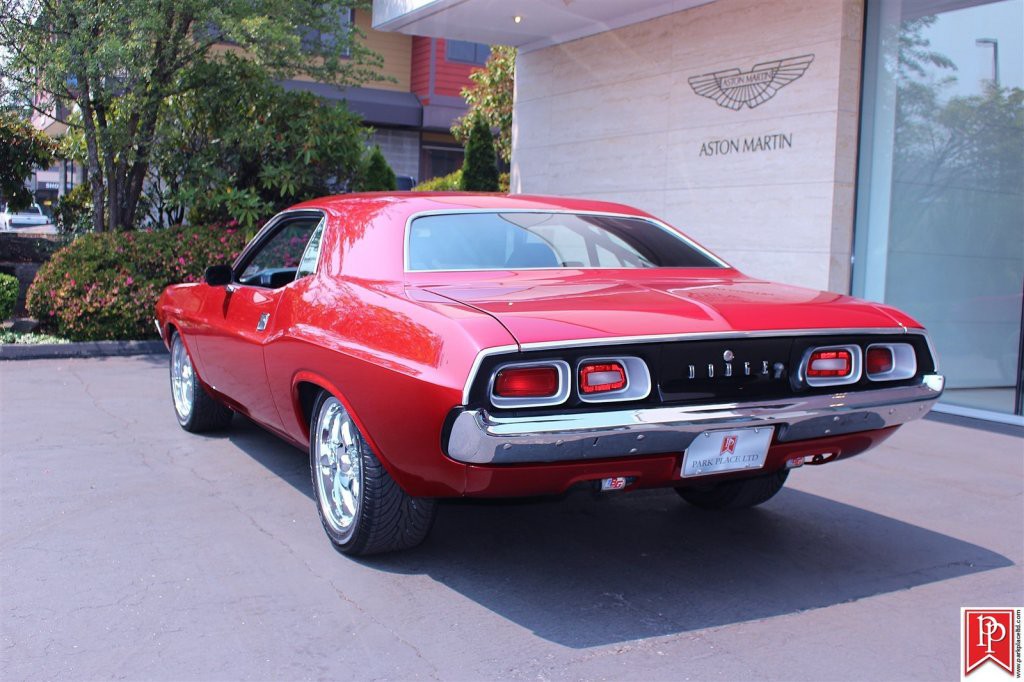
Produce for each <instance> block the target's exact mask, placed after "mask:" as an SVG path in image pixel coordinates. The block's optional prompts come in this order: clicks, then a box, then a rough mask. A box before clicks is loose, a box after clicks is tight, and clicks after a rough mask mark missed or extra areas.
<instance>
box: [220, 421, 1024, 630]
mask: <svg viewBox="0 0 1024 682" xmlns="http://www.w3.org/2000/svg"><path fill="white" fill-rule="evenodd" d="M230 438H231V440H232V442H234V443H235V444H237V445H238V446H239V447H240V448H242V449H243V450H244V451H245V452H247V453H248V454H250V455H251V456H252V457H253V459H255V460H256V461H258V462H259V463H260V464H262V465H263V466H265V467H267V468H268V469H269V470H271V471H274V472H276V473H278V474H279V475H281V476H282V478H283V479H285V480H287V481H288V482H289V483H290V484H291V485H293V486H294V487H295V488H296V489H298V490H301V491H302V492H303V493H304V494H306V495H308V496H310V497H312V491H311V488H310V482H309V475H308V473H307V464H306V458H305V457H304V455H303V454H302V453H301V452H299V451H297V450H296V449H295V448H292V447H291V446H288V445H286V444H284V443H283V442H281V441H279V440H277V439H276V438H275V437H274V436H272V435H270V434H268V433H266V432H264V431H262V430H261V429H259V427H257V426H255V425H253V424H251V423H250V422H248V421H246V420H241V419H238V420H236V423H235V428H234V429H232V431H231V435H230ZM799 473H800V472H797V474H798V475H799ZM310 514H313V512H312V509H311V510H310ZM324 542H327V540H326V538H325V539H324ZM338 561H349V559H346V558H344V557H340V556H339V557H338ZM362 563H363V564H364V565H366V566H370V567H373V568H377V569H379V570H382V571H388V572H393V573H398V574H416V575H419V574H423V575H428V576H430V577H431V578H433V579H434V580H436V581H437V582H439V583H441V584H443V585H445V586H447V587H448V588H450V589H452V590H454V591H455V592H458V593H459V594H462V595H464V596H466V597H468V598H469V599H472V600H473V601H475V602H477V603H479V604H480V605H482V606H484V607H486V608H488V609H490V610H491V611H493V612H495V613H497V614H498V615H500V616H502V617H504V618H507V619H508V620H510V621H512V622H514V623H517V624H519V625H520V626H522V627H524V628H527V629H529V630H531V631H532V632H534V633H536V634H537V635H538V636H540V637H543V638H545V639H547V640H550V641H552V642H555V643H558V644H561V645H564V646H569V647H576V648H584V647H593V646H598V645H603V644H610V643H615V642H623V641H628V640H634V639H640V638H646V637H654V636H660V635H669V634H676V633H680V632H686V631H690V630H698V629H703V628H709V627H717V626H721V625H727V624H730V623H736V622H742V621H748V620H755V619H760V618H768V617H772V616H778V615H782V614H787V613H793V612H798V611H803V610H807V609H815V608H821V607H825V606H831V605H834V604H841V603H843V602H848V601H853V600H856V599H863V598H865V597H870V596H873V595H877V594H884V593H888V592H894V591H898V590H904V589H908V588H911V587H916V586H918V585H924V584H928V583H932V582H936V581H941V580H949V579H952V578H957V577H961V576H965V575H970V574H973V573H978V572H982V571H988V570H992V569H995V568H1002V567H1006V566H1011V565H1012V562H1011V561H1010V560H1009V559H1007V558H1006V557H1004V556H1002V555H1000V554H997V553H995V552H992V551H990V550H987V549H985V548H983V547H980V546H978V545H974V544H971V543H969V542H964V541H962V540H958V539H956V538H953V537H950V536H947V535H942V534H940V533H936V532H934V531H930V530H927V529H925V528H921V527H920V526H915V525H913V524H909V523H904V522H902V521H897V520H895V519H892V518H889V517H887V516H883V515H882V514H877V513H874V512H871V511H867V510H864V509H860V508H858V507H854V506H851V505H847V504H842V503H839V502H835V501H832V500H829V499H826V498H824V497H819V496H817V495H813V494H809V493H804V492H800V491H796V490H788V489H787V490H783V491H782V492H781V493H780V494H779V495H778V496H777V497H776V498H775V499H773V500H772V501H771V502H769V503H767V504H766V505H764V506H762V507H760V508H757V509H752V510H746V511H739V512H729V513H713V512H704V511H701V510H699V509H696V508H693V507H690V506H688V505H686V504H684V503H683V502H682V501H681V500H680V499H679V498H678V496H677V495H676V494H675V493H674V492H673V491H671V490H668V491H663V490H657V491H639V492H635V493H625V494H621V495H617V494H615V493H612V494H610V495H606V496H602V497H597V496H596V495H593V494H591V493H584V492H579V493H572V494H569V495H567V496H565V497H562V498H557V499H540V500H525V501H524V500H515V501H490V500H458V501H449V502H445V503H444V504H442V505H441V507H440V510H439V513H438V517H437V522H436V523H435V525H434V529H433V532H432V534H431V536H430V538H429V539H428V540H427V542H426V543H425V544H424V545H422V546H421V547H420V548H418V549H416V550H413V551H410V552H405V553H401V554H394V555H382V556H377V557H369V558H367V559H364V560H362ZM809 634H810V633H809ZM821 634H824V633H817V634H816V635H815V636H820V635H821ZM829 636H841V634H840V633H831V635H829Z"/></svg>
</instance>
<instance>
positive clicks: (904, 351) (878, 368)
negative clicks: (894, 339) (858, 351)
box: [864, 343, 917, 381]
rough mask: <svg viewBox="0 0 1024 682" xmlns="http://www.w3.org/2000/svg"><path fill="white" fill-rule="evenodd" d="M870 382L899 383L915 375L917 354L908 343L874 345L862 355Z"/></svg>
mask: <svg viewBox="0 0 1024 682" xmlns="http://www.w3.org/2000/svg"><path fill="white" fill-rule="evenodd" d="M864 355H865V358H864V371H865V373H866V374H867V375H868V379H870V380H871V381H899V380H901V379H909V378H911V377H912V376H914V375H916V374H917V353H916V352H915V351H914V347H913V346H911V345H910V344H909V343H876V344H873V345H871V346H868V350H867V352H866V353H865V354H864Z"/></svg>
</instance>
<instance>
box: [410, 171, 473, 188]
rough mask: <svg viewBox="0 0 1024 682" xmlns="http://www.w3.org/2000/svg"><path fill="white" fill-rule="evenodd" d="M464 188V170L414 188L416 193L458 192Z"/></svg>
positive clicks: (433, 179)
mask: <svg viewBox="0 0 1024 682" xmlns="http://www.w3.org/2000/svg"><path fill="white" fill-rule="evenodd" d="M461 187H462V169H461V168H459V169H457V170H455V171H453V172H451V173H449V174H448V175H439V176H438V177H436V178H431V179H429V180H424V181H423V182H421V183H420V184H418V185H416V186H415V187H413V188H412V191H414V192H458V191H459V189H460V188H461Z"/></svg>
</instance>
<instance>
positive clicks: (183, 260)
mask: <svg viewBox="0 0 1024 682" xmlns="http://www.w3.org/2000/svg"><path fill="white" fill-rule="evenodd" d="M178 264H179V265H184V264H185V259H184V258H182V257H181V256H178ZM72 284H74V282H72Z"/></svg>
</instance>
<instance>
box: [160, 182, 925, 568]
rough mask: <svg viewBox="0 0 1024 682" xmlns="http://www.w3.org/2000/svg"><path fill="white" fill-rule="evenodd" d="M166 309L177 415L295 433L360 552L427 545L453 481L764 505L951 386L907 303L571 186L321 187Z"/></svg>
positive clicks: (339, 529) (466, 485)
mask: <svg viewBox="0 0 1024 682" xmlns="http://www.w3.org/2000/svg"><path fill="white" fill-rule="evenodd" d="M156 317H157V327H158V330H159V333H160V336H161V337H162V338H163V340H164V342H165V343H166V344H167V346H168V348H169V349H170V351H171V355H170V383H171V395H172V399H173V406H174V412H175V415H176V417H177V419H178V422H179V423H180V424H181V426H182V427H184V428H185V429H186V430H189V431H205V430H210V429H217V428H223V427H225V426H227V425H228V424H229V422H230V420H231V416H232V412H233V411H237V412H240V413H242V414H244V415H246V416H247V417H249V418H251V419H253V420H255V421H256V422H258V423H259V424H261V425H262V426H264V427H265V428H267V429H268V430H269V431H271V432H273V433H275V434H277V435H279V436H280V437H282V438H284V439H285V440H287V441H289V442H290V443H292V444H294V445H296V446H297V447H300V448H303V449H305V450H307V451H308V453H309V461H310V472H311V476H312V480H313V490H314V494H315V497H316V506H317V509H318V510H319V514H320V518H321V521H322V523H323V527H324V530H325V531H326V533H327V535H328V536H329V538H330V539H331V541H332V542H333V543H334V545H335V546H336V547H337V548H338V549H339V550H340V551H342V552H345V553H349V554H369V553H373V552H382V551H389V550H395V549H402V548H407V547H411V546H414V545H416V544H417V543H419V542H421V541H422V540H423V539H424V538H425V537H426V535H427V532H428V531H429V529H430V525H431V522H432V520H433V517H434V512H435V506H436V500H437V499H439V498H446V497H462V496H468V497H508V496H527V495H544V494H557V493H561V492H563V491H566V490H567V489H569V488H572V487H576V486H589V487H593V488H595V489H598V490H602V491H618V490H633V489H638V488H651V487H672V488H675V489H676V490H677V491H678V492H679V494H680V495H681V496H682V498H683V499H684V500H686V501H687V502H690V503H693V504H695V505H698V506H700V507H704V508H709V509H727V508H736V507H749V506H753V505H757V504H760V503H762V502H765V501H766V500H768V499H769V498H771V497H772V496H773V495H774V494H775V493H777V492H778V491H779V490H780V489H781V488H782V486H783V484H784V482H785V481H786V478H787V476H788V475H789V473H790V471H791V470H792V469H794V468H796V467H801V466H803V465H805V464H824V463H831V462H835V461H837V460H840V459H845V458H847V457H852V456H854V455H857V454H859V453H862V452H864V451H865V450H867V449H869V448H871V447H872V446H874V445H877V444H878V443H880V442H882V441H883V440H885V439H886V438H888V437H889V436H890V435H892V433H893V432H894V431H895V430H896V429H897V428H898V427H899V426H900V425H901V424H903V423H905V422H907V421H910V420H912V419H916V418H919V417H921V416H923V415H924V414H925V413H926V412H927V411H928V410H929V409H930V407H931V406H932V404H933V403H934V402H935V401H936V399H938V397H939V396H940V394H941V393H942V389H943V378H942V376H941V375H940V374H938V372H937V367H936V358H935V355H934V353H933V351H932V349H931V346H930V343H929V340H928V336H927V335H926V333H925V330H924V329H923V328H922V327H921V325H920V324H918V323H917V322H916V321H914V320H913V319H911V318H910V317H909V316H907V315H906V314H904V313H902V312H900V311H899V310H896V309H894V308H891V307H888V306H885V305H881V304H878V303H869V302H866V301H860V300H857V299H854V298H851V297H849V296H843V295H840V294H834V293H829V292H822V291H812V290H808V289H803V288H798V287H793V286H787V285H782V284H774V283H771V282H766V281H763V280H759V279H756V278H753V277H749V276H747V275H744V274H743V273H741V272H739V271H737V270H736V269H734V268H732V267H731V266H729V265H728V264H726V263H725V262H724V261H722V259H720V258H718V257H717V256H715V255H713V254H712V253H710V252H709V251H707V250H706V249H704V248H702V247H701V246H699V245H698V244H696V243H695V242H693V241H692V240H691V239H689V238H688V237H686V236H685V235H684V234H682V233H681V232H679V231H678V230H676V229H675V228H673V227H671V226H669V225H666V224H665V223H663V222H661V221H659V220H657V219H656V218H654V217H652V216H650V215H648V214H647V213H644V212H643V211H639V210H637V209H634V208H631V207H628V206H623V205H618V204H610V203H604V202H597V201H589V200H581V199H562V198H552V197H531V196H515V195H511V196H502V195H475V194H458V193H451V194H444V193H393V194H369V195H358V194H352V195H347V196H340V197H329V198H325V199H319V200H315V201H309V202H306V203H303V204H300V205H298V206H296V207H294V208H292V209H289V210H287V211H285V212H283V213H281V214H279V215H278V216H276V217H274V218H273V219H271V220H270V221H269V222H268V223H267V224H266V226H265V227H264V228H263V229H262V230H261V231H260V232H259V234H257V235H256V237H255V238H254V239H253V241H252V242H251V243H250V244H249V245H248V246H247V247H246V248H245V249H244V250H243V252H242V253H241V255H240V256H239V257H238V259H237V260H236V261H235V262H234V263H233V264H230V265H228V264H215V265H213V266H212V267H210V268H209V269H208V270H207V272H206V277H205V281H204V282H200V283H194V284H181V285H176V286H171V287H168V288H167V289H166V290H165V291H164V293H163V295H162V296H161V297H160V300H159V302H158V304H157V311H156Z"/></svg>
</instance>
